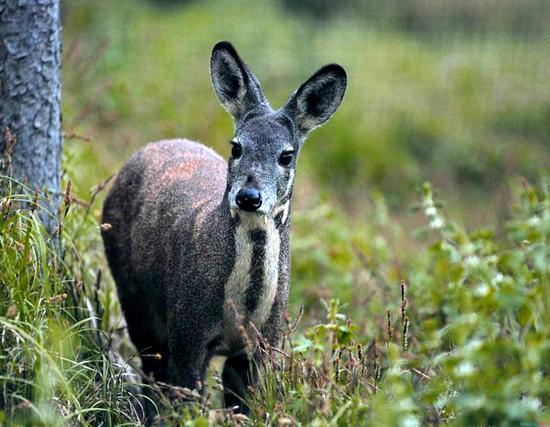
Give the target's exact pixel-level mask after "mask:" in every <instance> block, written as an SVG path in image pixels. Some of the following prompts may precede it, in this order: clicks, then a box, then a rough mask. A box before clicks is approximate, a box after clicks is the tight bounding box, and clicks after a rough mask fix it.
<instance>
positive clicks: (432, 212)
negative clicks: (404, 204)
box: [426, 206, 437, 216]
mask: <svg viewBox="0 0 550 427" xmlns="http://www.w3.org/2000/svg"><path fill="white" fill-rule="evenodd" d="M436 213H437V210H436V209H435V208H434V207H433V206H430V207H428V208H426V216H434V215H435V214H436Z"/></svg>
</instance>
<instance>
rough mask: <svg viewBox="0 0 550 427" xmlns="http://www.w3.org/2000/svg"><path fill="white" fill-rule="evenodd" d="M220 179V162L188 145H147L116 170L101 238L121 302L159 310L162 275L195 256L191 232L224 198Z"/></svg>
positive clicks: (223, 165) (223, 169)
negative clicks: (145, 301)
mask: <svg viewBox="0 0 550 427" xmlns="http://www.w3.org/2000/svg"><path fill="white" fill-rule="evenodd" d="M226 173H227V163H226V162H225V160H223V159H222V158H221V157H220V156H219V155H218V154H216V153H215V152H214V151H212V150H211V149H209V148H207V147H205V146H203V145H201V144H198V143H195V142H192V141H188V140H169V141H160V142H156V143H151V144H149V145H147V146H145V147H144V148H142V149H141V150H140V151H138V152H137V153H136V154H134V156H133V157H132V158H131V159H130V160H129V161H128V163H126V165H125V166H124V167H123V168H122V169H121V171H120V172H119V174H118V175H117V177H116V179H115V182H114V184H113V187H112V188H111V191H110V192H109V194H108V196H107V198H106V200H105V205H104V209H103V222H104V223H108V224H110V226H111V227H110V229H109V230H108V231H104V232H103V239H104V242H105V249H106V253H107V258H108V261H109V265H110V267H111V271H112V272H113V275H114V276H115V280H116V282H117V286H118V288H119V294H121V297H122V298H124V295H122V294H126V295H127V296H128V298H130V297H140V298H144V297H145V298H150V299H151V300H150V301H149V302H150V303H151V304H155V305H156V306H159V307H160V306H162V307H163V306H164V304H165V302H164V301H165V296H166V295H165V289H164V286H163V283H164V282H165V277H164V275H165V274H171V272H173V271H174V268H177V267H179V266H177V265H174V264H177V263H179V262H181V261H180V259H177V257H180V258H181V255H182V254H183V256H185V254H186V253H189V256H190V257H191V256H193V254H194V253H195V252H196V251H197V249H196V246H195V245H196V242H194V241H193V240H194V239H195V236H196V235H197V233H196V231H197V229H199V228H202V227H203V226H204V225H205V224H204V223H205V222H207V218H209V216H211V215H212V213H213V211H214V210H215V209H216V207H217V206H219V204H220V202H221V200H222V199H223V194H224V191H225V185H226ZM176 244H177V245H178V247H174V245H176ZM175 254H177V255H175ZM175 256H176V259H175ZM121 288H122V289H121ZM144 288H145V289H144ZM144 292H146V295H144ZM159 311H160V312H164V310H159ZM159 326H160V325H159Z"/></svg>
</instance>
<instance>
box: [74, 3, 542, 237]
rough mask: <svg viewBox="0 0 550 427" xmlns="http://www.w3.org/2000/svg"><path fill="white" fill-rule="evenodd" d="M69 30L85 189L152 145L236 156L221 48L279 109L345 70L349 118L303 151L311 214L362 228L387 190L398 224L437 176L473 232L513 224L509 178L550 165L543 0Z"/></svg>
mask: <svg viewBox="0 0 550 427" xmlns="http://www.w3.org/2000/svg"><path fill="white" fill-rule="evenodd" d="M63 26H64V65H63V73H64V76H63V77H64V80H63V82H64V85H63V91H64V96H63V120H64V129H65V132H66V133H69V134H71V133H77V134H80V135H84V136H86V137H89V138H91V139H92V141H91V142H81V141H78V140H67V142H66V147H67V150H66V151H67V154H68V155H73V156H77V157H78V158H79V159H81V160H82V161H81V162H80V161H79V165H80V166H79V170H78V171H77V173H76V179H77V180H78V181H79V182H78V184H79V185H77V188H78V189H79V190H80V191H87V189H88V188H89V187H90V186H91V185H94V184H96V183H97V182H99V181H100V180H103V179H104V178H106V177H107V176H109V175H110V174H112V173H113V172H115V171H116V170H117V169H118V168H119V167H120V166H121V164H122V163H123V162H124V161H125V160H126V159H127V158H128V156H130V155H131V153H132V152H134V151H135V150H136V149H138V148H139V147H141V146H142V145H144V144H145V143H147V142H149V141H155V140H160V139H166V138H175V137H186V138H190V139H194V140H198V141H200V142H203V143H205V144H207V145H209V146H212V147H214V149H216V150H217V151H218V152H220V153H221V154H222V155H224V156H227V154H228V152H229V146H228V144H227V141H229V140H230V138H231V136H232V124H231V120H230V117H229V115H228V114H227V113H225V111H223V110H222V108H221V107H220V106H219V105H218V102H217V99H216V97H215V95H214V93H213V91H212V89H211V85H210V78H209V70H208V65H209V55H210V50H211V48H212V46H213V45H214V43H215V42H216V41H218V40H229V41H231V42H232V43H233V44H234V45H235V46H236V48H237V50H238V51H239V52H240V54H241V56H242V57H243V58H244V60H245V61H246V62H247V63H248V65H249V66H250V67H251V69H252V70H253V71H254V72H255V73H256V75H257V76H258V78H259V79H260V82H261V83H262V85H263V88H264V91H265V92H266V94H267V96H268V98H269V99H270V100H271V102H272V105H273V106H275V107H278V106H280V105H282V103H284V101H285V100H286V98H287V97H288V96H289V95H290V93H291V92H292V91H293V90H294V89H295V88H296V87H297V86H298V85H299V84H300V83H301V82H302V81H303V80H304V79H306V78H307V77H308V76H309V75H310V74H312V73H313V72H314V71H315V70H316V69H317V68H319V67H320V66H321V65H323V64H326V63H329V62H338V63H340V64H342V65H343V66H344V67H345V68H346V69H347V71H348V74H349V86H348V92H347V95H346V98H345V100H344V103H343V105H342V107H341V109H340V110H339V111H338V112H337V114H336V115H335V116H334V118H333V119H332V120H331V121H330V123H329V124H328V125H326V126H325V127H323V128H321V129H319V130H317V131H315V132H314V133H313V134H312V135H311V136H310V138H309V140H308V142H307V145H306V146H305V148H304V150H303V151H302V156H301V161H300V167H299V169H300V175H299V178H298V181H297V182H298V184H297V196H296V198H295V202H296V206H297V207H298V208H299V209H301V208H307V207H308V206H310V205H309V204H308V200H310V199H311V198H312V197H314V198H316V197H317V196H318V195H320V194H322V195H323V197H328V198H329V199H330V200H334V202H335V203H337V204H338V205H339V206H341V207H342V209H344V210H345V212H346V214H349V215H351V217H353V218H361V217H365V216H368V211H369V206H370V205H371V200H372V197H371V196H372V193H373V191H375V192H380V193H381V194H383V196H384V198H385V200H386V201H387V203H388V206H389V207H390V211H391V212H392V213H393V214H396V215H400V214H402V213H405V211H406V210H407V208H408V207H410V204H411V201H412V200H416V196H417V193H416V190H417V188H418V186H419V184H420V183H422V182H423V181H425V180H429V181H431V182H432V183H433V184H434V186H435V187H436V188H437V189H438V191H439V194H440V195H441V198H442V199H443V200H445V202H446V205H445V206H446V208H448V209H451V210H452V212H453V216H454V218H455V219H457V220H459V221H462V222H463V223H464V225H466V226H468V227H475V226H478V225H479V224H487V223H493V222H495V221H499V220H501V219H503V218H505V217H506V215H507V212H508V206H507V201H508V200H509V197H508V185H509V180H510V178H513V177H516V176H518V175H521V176H525V177H526V178H527V179H529V180H536V179H537V176H538V174H539V173H540V171H541V170H544V169H546V170H548V165H550V84H549V82H550V54H549V52H550V31H549V30H550V6H549V5H548V2H547V1H546V0H528V1H516V0H498V1H497V0H483V1H476V0H454V1H452V0H444V1H431V0H406V1H402V0H399V1H398V0H364V1H359V0H356V1H353V0H342V1H339V2H337V3H335V2H331V1H329V0H321V1H318V0H272V1H254V2H247V1H240V0H230V1H223V2H219V1H190V0H149V1H145V0H118V1H116V2H113V1H108V0H94V1H93V2H92V1H84V0H66V1H64V2H63ZM312 203H315V202H312ZM405 216H407V215H406V214H405Z"/></svg>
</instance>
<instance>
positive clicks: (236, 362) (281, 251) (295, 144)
mask: <svg viewBox="0 0 550 427" xmlns="http://www.w3.org/2000/svg"><path fill="white" fill-rule="evenodd" d="M210 72H211V77H212V83H213V86H214V90H215V92H216V95H217V96H218V98H219V100H220V101H221V103H222V105H223V106H224V107H225V109H226V110H227V111H228V112H229V113H231V115H232V116H233V118H234V120H235V132H234V135H233V138H228V139H230V140H231V144H232V149H231V158H230V159H229V164H228V163H227V162H226V161H225V160H224V159H222V158H221V157H220V156H219V155H217V154H216V153H215V152H214V151H212V150H211V149H209V148H207V147H205V146H204V145H201V144H199V143H196V142H192V141H188V140H184V139H183V140H170V141H161V142H156V143H152V144H149V145H147V146H145V147H144V148H142V149H141V150H140V151H138V152H137V153H136V154H135V155H134V156H133V157H132V158H131V159H130V160H129V162H128V163H127V164H126V165H125V166H124V167H123V168H122V170H121V171H120V172H119V174H118V176H117V178H116V180H115V182H114V185H113V187H112V189H111V191H110V192H109V194H108V196H107V198H106V200H105V206H104V209H103V222H104V223H109V224H111V228H110V229H108V228H109V227H104V231H103V240H104V243H105V251H106V253H107V258H108V261H109V265H110V268H111V271H112V274H113V277H114V279H115V281H116V284H117V288H118V294H119V297H120V303H121V305H122V310H123V312H124V315H125V317H126V321H127V324H128V330H129V333H130V337H131V339H132V341H133V342H134V344H135V346H136V347H137V349H138V351H139V352H140V353H160V354H161V356H162V358H161V359H160V360H158V359H156V358H142V364H143V370H144V371H145V372H146V373H148V374H153V375H154V378H155V379H156V380H160V381H165V382H169V383H172V384H174V385H178V386H184V387H188V388H191V389H201V388H202V383H203V379H204V374H205V370H206V367H207V364H208V361H209V360H210V358H211V357H212V356H214V355H222V356H226V357H227V360H226V362H225V365H224V369H223V375H222V378H223V385H224V390H225V391H224V397H225V403H226V405H227V406H238V407H239V408H240V409H241V410H246V409H247V408H246V406H245V405H244V404H243V397H244V396H245V395H246V388H247V386H248V385H250V384H253V383H254V381H255V376H256V373H257V370H256V369H255V363H254V360H251V358H250V357H249V354H248V353H247V351H246V339H245V336H244V335H246V334H248V335H250V336H251V337H252V341H254V338H253V337H254V336H255V335H254V328H251V327H250V326H251V323H252V324H254V326H255V328H257V330H258V331H260V332H261V334H262V335H263V336H264V337H265V338H266V339H267V340H268V341H269V343H270V344H271V345H274V346H277V345H278V343H279V339H280V335H281V329H282V322H283V318H284V312H285V310H286V308H287V302H288V292H289V275H290V259H289V231H290V211H291V199H292V189H293V185H294V172H295V168H296V161H297V158H298V153H299V152H300V149H301V148H302V145H303V143H304V140H305V138H306V135H307V134H308V132H309V131H311V130H312V129H314V128H316V127H317V126H320V125H321V124H323V123H324V122H326V121H327V120H328V119H329V118H330V116H331V115H332V114H333V113H334V112H335V111H336V109H337V108H338V106H339V105H340V102H341V101H342V98H343V96H344V92H345V89H346V73H345V71H344V70H343V68H342V67H340V66H339V65H335V64H332V65H327V66H325V67H323V68H321V69H320V70H319V71H317V72H316V73H315V74H314V75H313V76H312V77H310V78H309V79H308V80H307V81H306V82H305V83H304V84H302V85H301V86H300V87H299V88H298V90H297V91H296V92H295V93H294V94H293V95H292V96H291V97H290V98H289V100H288V101H287V103H286V105H285V106H284V107H282V108H281V109H279V110H273V109H272V108H271V107H270V105H269V103H268V101H267V99H266V98H265V96H264V94H263V92H262V90H261V88H260V84H259V83H258V80H257V79H256V77H255V76H254V75H253V74H252V73H251V72H250V70H249V69H248V67H247V66H246V65H245V64H244V63H243V61H242V60H241V59H240V58H239V56H238V54H237V52H236V51H235V49H234V48H233V46H232V45H231V44H230V43H227V42H220V43H218V44H216V45H215V46H214V49H213V51H212V58H211V67H210ZM107 229H108V230H107ZM253 357H256V356H255V355H253Z"/></svg>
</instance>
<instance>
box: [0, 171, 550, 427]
mask: <svg viewBox="0 0 550 427" xmlns="http://www.w3.org/2000/svg"><path fill="white" fill-rule="evenodd" d="M521 185H522V186H521V187H520V186H518V188H517V189H516V190H517V194H516V198H515V200H516V203H517V206H516V211H515V215H514V217H513V219H512V220H511V221H510V222H509V223H507V224H506V238H505V239H497V238H495V237H494V234H493V232H492V231H491V230H489V229H487V230H478V231H476V232H474V233H470V234H468V233H467V232H465V231H464V230H463V229H462V228H460V227H459V226H457V225H456V224H455V223H453V222H452V221H450V220H448V219H447V218H446V216H445V215H444V214H443V213H442V212H441V210H440V209H439V208H437V204H436V203H434V201H433V195H432V192H431V189H430V187H429V186H427V185H425V186H424V190H423V195H422V203H421V210H422V213H423V214H424V217H425V220H424V222H425V227H424V228H422V229H419V230H417V231H416V235H417V237H416V239H417V241H418V247H417V249H416V250H415V251H414V253H408V255H405V256H403V257H401V256H400V257H398V256H396V254H397V253H400V252H402V251H400V250H399V249H398V248H392V247H391V244H390V243H388V237H384V236H385V235H386V236H388V235H389V234H391V232H395V230H393V231H392V230H390V231H388V229H393V228H394V225H393V224H392V223H391V222H388V221H387V217H386V216H385V211H386V210H385V208H384V205H383V201H382V200H378V202H377V203H378V208H377V221H376V222H375V223H373V224H371V225H370V226H369V227H362V228H359V229H358V228H354V229H353V231H352V230H351V229H350V225H349V224H348V223H347V222H346V220H345V218H344V217H342V215H341V214H338V213H337V212H335V211H334V210H333V209H331V208H330V207H329V206H328V205H322V206H324V207H322V208H321V209H320V210H319V211H318V212H319V213H318V215H316V216H309V217H306V216H305V215H299V216H298V218H297V220H296V222H295V234H294V237H293V250H292V257H293V259H294V264H293V265H294V273H295V274H294V280H293V286H294V291H293V307H292V309H291V316H292V320H290V321H289V323H288V327H287V330H286V334H285V339H284V344H283V346H282V348H281V349H280V350H278V351H275V350H273V349H271V348H269V346H267V345H263V347H262V348H264V350H263V351H264V353H265V357H264V358H263V359H262V362H261V364H262V368H263V370H264V374H263V375H262V377H261V382H260V385H259V386H258V387H257V388H256V389H255V390H254V392H253V393H252V396H251V407H252V413H251V415H250V418H249V419H248V420H244V421H243V420H240V421H243V422H245V424H251V425H256V424H267V425H292V424H293V423H301V424H304V425H341V426H345V425H404V426H411V425H426V424H428V425H440V424H441V423H448V424H451V425H460V426H470V425H519V424H520V423H536V422H542V421H548V418H549V417H550V410H549V403H550V380H549V378H548V374H549V373H548V366H550V329H549V328H548V326H549V324H550V318H549V317H550V291H549V287H548V283H549V282H548V279H549V273H550V271H549V269H548V265H549V264H548V260H549V257H550V253H549V251H548V238H549V236H550V194H549V190H550V188H549V183H548V181H543V182H542V183H541V185H540V186H538V187H531V186H530V185H529V184H528V183H527V182H526V181H523V182H521ZM20 202H27V205H21V204H20ZM29 202H30V206H31V207H25V206H28V204H29ZM92 203H93V200H92ZM35 205H36V204H35ZM0 206H1V214H2V217H1V219H0V246H1V247H0V249H1V250H0V257H1V259H0V261H1V263H2V266H3V269H2V270H1V272H0V283H1V284H2V286H1V287H0V291H1V294H0V297H1V298H0V300H1V301H2V304H1V305H0V343H1V346H0V360H1V361H2V363H1V364H0V390H1V391H2V400H1V401H0V403H1V406H0V420H2V421H4V422H6V423H7V424H14V425H20V424H21V425H28V424H32V425H68V424H70V425H99V424H101V423H103V424H105V425H119V424H126V425H128V424H131V425H135V424H138V423H139V415H140V414H141V410H142V409H141V405H143V404H144V402H146V398H145V397H144V396H145V395H146V394H147V395H150V394H148V393H145V390H146V389H149V388H150V386H145V385H142V384H140V381H139V380H136V378H139V377H138V376H137V374H136V372H137V371H135V369H134V368H131V367H129V365H128V363H127V362H128V361H129V362H131V363H133V362H135V356H131V355H130V354H131V353H129V352H128V348H124V345H125V344H124V340H125V339H126V340H127V338H124V337H123V338H122V339H121V338H120V336H121V334H122V335H123V333H122V332H123V331H121V330H120V326H121V325H120V311H119V308H118V305H117V303H116V300H114V299H113V298H114V290H113V287H112V284H111V283H110V282H107V283H103V282H102V281H101V275H100V273H99V270H97V268H98V267H97V266H99V265H103V259H102V255H101V251H100V249H99V248H98V247H97V246H98V244H99V242H98V240H99V233H98V223H97V222H96V220H95V219H94V217H93V215H92V214H91V212H93V204H92V205H88V204H86V203H83V202H82V201H80V202H79V204H75V203H74V202H73V203H72V204H70V205H69V209H68V213H67V215H66V216H64V217H63V219H62V224H61V227H60V230H61V234H60V236H61V237H58V238H57V239H53V240H52V239H50V238H47V237H45V236H46V234H45V232H44V229H43V227H42V225H41V223H40V221H39V219H38V215H39V209H40V208H39V207H38V208H35V207H32V206H33V204H32V198H28V196H23V195H19V194H15V193H13V194H10V195H8V196H6V197H4V198H3V199H2V200H1V202H0ZM320 223H322V224H323V226H320V225H319V224H320ZM313 228H315V229H317V230H319V234H318V235H316V236H315V237H312V236H311V235H310V233H309V232H308V230H311V229H313ZM58 230H59V229H58ZM400 279H401V282H400ZM312 292H313V293H312ZM299 305H303V311H302V312H301V314H299V311H300V310H298V309H296V307H297V306H299ZM302 314H303V317H302ZM296 317H299V318H300V317H301V323H300V322H299V320H300V319H296ZM257 344H258V345H262V344H263V343H262V341H261V339H260V340H259V342H258V343H257ZM122 355H124V356H122ZM134 365H135V363H134ZM211 385H212V386H211V388H210V390H209V393H207V395H206V396H205V397H203V398H201V399H199V401H197V402H196V403H195V404H190V403H188V402H187V403H184V402H183V401H182V400H181V398H180V397H178V396H181V395H182V393H184V391H180V390H178V389H174V390H172V393H171V396H172V399H168V398H166V397H165V398H163V400H162V402H163V412H162V414H163V415H162V417H163V419H164V422H165V423H167V425H176V424H178V423H181V422H183V421H184V420H187V421H185V422H186V423H190V425H206V424H207V423H208V422H209V421H208V420H210V422H214V420H217V422H218V423H221V424H224V423H225V424H227V425H230V424H231V423H233V422H236V421H237V420H238V419H239V418H238V417H237V416H235V415H232V414H230V413H228V412H224V411H220V410H219V409H220V397H219V392H218V390H219V378H218V377H216V376H214V377H213V378H212V380H211ZM152 390H153V389H152ZM153 391H154V390H153ZM157 392H158V390H157ZM174 396H175V397H174ZM285 423H287V424H285ZM529 425H530V424H529ZM533 425H535V424H533Z"/></svg>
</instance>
